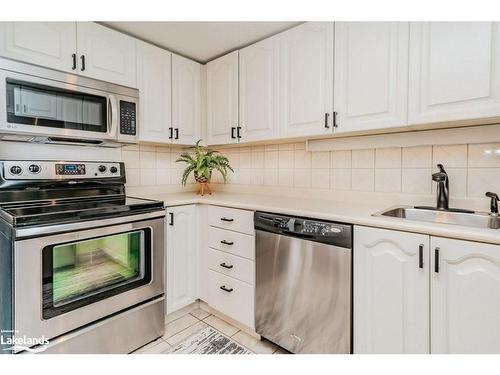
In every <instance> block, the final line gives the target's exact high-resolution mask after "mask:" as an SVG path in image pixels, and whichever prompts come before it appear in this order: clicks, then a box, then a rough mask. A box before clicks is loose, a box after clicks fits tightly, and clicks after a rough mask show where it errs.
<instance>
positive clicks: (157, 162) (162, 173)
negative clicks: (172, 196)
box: [121, 145, 194, 187]
mask: <svg viewBox="0 0 500 375" xmlns="http://www.w3.org/2000/svg"><path fill="white" fill-rule="evenodd" d="M182 151H183V150H182V148H180V147H168V146H152V145H130V146H125V147H123V148H122V152H121V156H122V161H123V162H124V163H125V169H126V174H127V186H129V187H137V186H167V185H171V186H181V177H182V171H183V170H184V165H183V164H181V163H176V162H175V161H176V160H177V158H178V157H179V155H180V154H181V152H182ZM192 183H194V178H193V176H192V175H191V176H190V178H188V184H192Z"/></svg>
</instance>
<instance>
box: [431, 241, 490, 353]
mask: <svg viewBox="0 0 500 375" xmlns="http://www.w3.org/2000/svg"><path fill="white" fill-rule="evenodd" d="M437 248H438V249H439V260H438V261H439V264H438V266H439V269H438V271H439V272H434V266H435V263H434V262H435V258H434V254H435V251H436V249H437ZM431 249H432V254H431V255H432V256H431V259H432V270H433V272H432V277H431V296H432V299H431V307H432V309H431V319H432V325H431V328H432V330H431V348H432V352H433V353H454V354H461V353H478V354H479V353H480V354H487V353H496V354H499V353H500V313H499V312H500V246H498V245H489V244H482V243H475V242H469V241H459V240H451V239H447V238H439V237H432V238H431Z"/></svg>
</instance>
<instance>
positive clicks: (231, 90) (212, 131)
mask: <svg viewBox="0 0 500 375" xmlns="http://www.w3.org/2000/svg"><path fill="white" fill-rule="evenodd" d="M237 128H238V51H234V52H231V53H229V54H227V55H225V56H222V57H219V58H218V59H215V60H213V61H210V62H209V63H208V64H207V137H208V140H207V141H208V144H225V143H235V142H238V138H237V130H239V129H237ZM240 133H241V130H240Z"/></svg>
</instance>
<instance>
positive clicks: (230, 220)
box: [220, 217, 234, 222]
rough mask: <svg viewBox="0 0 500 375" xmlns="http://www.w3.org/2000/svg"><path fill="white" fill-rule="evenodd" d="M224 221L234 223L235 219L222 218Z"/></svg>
mask: <svg viewBox="0 0 500 375" xmlns="http://www.w3.org/2000/svg"><path fill="white" fill-rule="evenodd" d="M220 219H221V220H222V221H228V222H232V221H234V219H228V218H227V217H221V218H220Z"/></svg>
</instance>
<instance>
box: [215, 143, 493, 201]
mask: <svg viewBox="0 0 500 375" xmlns="http://www.w3.org/2000/svg"><path fill="white" fill-rule="evenodd" d="M222 152H223V153H224V154H226V155H227V156H228V158H229V160H230V163H231V165H232V166H233V168H234V170H235V173H234V174H231V175H230V176H229V184H240V185H263V186H272V187H276V186H282V187H295V188H313V189H331V190H344V191H364V192H370V191H371V192H384V193H407V194H417V195H431V194H434V193H435V188H436V187H435V184H433V183H432V180H431V174H432V173H433V172H435V171H436V170H437V167H436V164H438V163H441V164H443V165H444V167H445V169H446V171H447V172H448V175H449V178H450V194H451V196H452V197H453V198H479V197H483V196H484V193H485V192H486V191H489V190H492V191H497V192H500V143H494V144H470V145H446V146H418V147H403V148H401V147H391V148H377V149H365V150H346V151H331V152H328V151H321V152H308V151H306V149H305V143H303V142H301V143H293V144H279V145H274V144H269V145H265V146H254V147H240V148H232V149H223V150H222ZM214 180H215V181H214V182H217V183H220V182H221V177H220V175H219V174H216V175H214Z"/></svg>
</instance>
